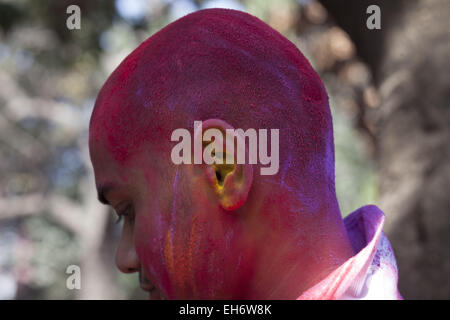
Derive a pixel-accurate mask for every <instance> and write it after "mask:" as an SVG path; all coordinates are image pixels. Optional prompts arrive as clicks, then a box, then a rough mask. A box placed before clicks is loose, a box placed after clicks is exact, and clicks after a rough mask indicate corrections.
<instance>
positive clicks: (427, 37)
mask: <svg viewBox="0 0 450 320" xmlns="http://www.w3.org/2000/svg"><path fill="white" fill-rule="evenodd" d="M72 4H76V5H78V6H79V7H80V9H81V29H79V30H77V29H75V30H69V29H68V28H67V26H66V20H67V18H68V17H69V15H70V14H67V13H66V9H67V7H68V6H69V5H72ZM371 4H377V5H378V6H379V7H380V8H381V29H380V30H369V29H367V28H366V20H367V18H368V17H369V15H368V14H367V13H366V8H367V7H368V6H369V5H371ZM210 7H224V8H233V9H238V10H242V11H247V12H249V13H251V14H253V15H255V16H257V17H259V18H260V19H262V20H263V21H265V22H267V23H268V24H269V25H271V26H272V27H273V28H275V29H276V30H278V31H279V32H281V33H282V34H284V35H285V36H286V37H287V38H288V39H290V40H291V41H292V42H293V43H294V44H295V45H297V46H298V48H299V49H300V50H301V51H302V52H303V54H304V55H305V56H306V57H307V58H308V59H309V61H310V62H311V64H312V65H313V67H314V68H315V70H316V71H317V72H318V73H319V75H320V77H321V78H322V80H323V82H324V83H325V86H326V87H327V91H328V94H329V96H330V106H331V108H332V112H333V117H334V118H333V120H334V131H335V145H336V184H337V185H336V187H337V192H338V197H339V201H340V205H341V211H342V214H343V216H345V215H347V214H349V213H351V212H352V211H354V210H356V209H357V208H359V207H361V206H363V205H366V204H369V203H372V204H377V205H378V206H379V207H380V208H381V209H382V210H383V211H384V212H385V214H386V216H387V221H386V225H385V232H386V233H387V234H388V236H389V238H390V240H391V243H392V245H393V247H394V250H395V253H396V256H397V262H398V265H399V276H400V279H399V286H400V291H401V293H402V295H403V296H404V297H405V298H412V299H449V298H450V250H449V249H448V248H449V245H450V216H449V215H450V197H449V196H448V193H449V191H448V190H450V143H449V141H450V139H449V138H450V108H449V102H450V79H449V73H448V71H449V70H450V68H449V67H450V59H449V58H450V56H449V53H450V48H449V46H450V41H449V40H450V39H449V32H448V30H449V29H450V28H449V27H450V26H449V25H448V17H449V15H450V6H449V2H448V1H445V0H430V1H420V0H409V1H403V0H397V1H395V0H391V1H366V0H346V1H345V4H344V1H343V0H342V1H335V0H334V1H333V0H323V1H313V0H279V1H269V0H240V1H238V0H210V1H202V0H150V1H149V0H116V1H112V0H111V1H88V0H79V1H75V0H58V1H44V0H33V1H32V0H9V1H8V0H1V1H0V299H143V298H146V295H144V293H143V292H141V291H140V289H139V288H138V279H137V275H122V274H120V273H119V272H118V271H117V269H116V267H115V263H114V251H115V247H116V244H117V241H118V237H119V235H120V228H121V226H120V224H116V223H115V218H114V215H113V213H112V212H111V211H110V210H109V209H108V208H107V207H105V206H102V205H100V203H98V201H97V199H96V192H95V189H94V180H93V173H92V169H91V166H90V162H89V156H88V151H87V134H88V122H89V117H90V114H91V111H92V108H93V105H94V102H95V98H96V95H97V93H98V91H99V89H100V88H101V86H102V85H103V83H104V82H105V80H106V78H107V76H108V75H109V74H110V73H111V72H112V71H113V70H114V69H115V67H116V66H117V65H118V64H119V63H120V62H121V61H122V59H123V58H124V57H125V56H126V55H127V54H129V53H130V52H131V51H132V50H133V49H134V48H136V47H137V46H138V44H139V43H141V42H142V41H143V40H145V39H146V38H148V37H149V36H150V35H152V34H153V33H155V32H156V31H158V30H159V29H161V28H162V27H164V26H165V25H167V24H168V23H170V22H172V21H174V20H176V19H178V18H180V17H182V16H184V15H186V14H188V13H190V12H193V11H196V10H199V9H203V8H210ZM69 265H78V266H80V267H81V276H82V277H81V279H82V280H81V286H82V287H81V290H68V289H67V287H66V279H67V277H68V274H66V269H67V267H68V266H69Z"/></svg>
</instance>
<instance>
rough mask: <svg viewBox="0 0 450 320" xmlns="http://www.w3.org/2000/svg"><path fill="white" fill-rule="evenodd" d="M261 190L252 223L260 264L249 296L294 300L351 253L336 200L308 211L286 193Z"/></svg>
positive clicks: (351, 254) (283, 191)
mask: <svg viewBox="0 0 450 320" xmlns="http://www.w3.org/2000/svg"><path fill="white" fill-rule="evenodd" d="M265 190H266V191H263V190H259V192H258V193H257V194H258V198H259V199H266V200H265V203H264V204H263V206H261V204H259V206H258V208H259V210H255V211H254V212H256V214H255V215H254V217H255V220H254V221H252V225H253V226H255V225H257V227H254V229H257V231H256V232H255V231H252V234H254V235H255V238H254V247H255V248H256V249H255V250H256V251H257V252H258V261H259V263H258V267H257V268H256V269H257V270H255V277H254V281H253V282H254V283H253V285H252V287H253V292H252V294H251V295H252V296H253V297H254V298H264V299H265V298H268V299H295V298H297V297H298V296H300V294H301V293H302V292H304V291H305V290H307V289H309V288H310V287H312V286H313V285H315V284H316V283H318V282H319V281H321V280H322V279H324V278H325V277H326V276H328V275H329V274H330V273H331V272H332V271H334V270H335V269H336V268H338V267H339V266H340V265H342V264H343V263H344V262H345V261H346V260H348V259H349V258H351V257H352V256H353V254H354V253H353V249H352V246H351V244H350V241H349V238H348V235H347V232H346V230H345V227H344V224H343V220H342V218H341V214H340V211H339V207H338V205H337V201H335V202H333V201H323V202H322V203H323V205H321V206H317V208H316V209H317V210H315V211H314V212H308V211H306V210H304V208H301V207H300V205H298V206H296V204H297V203H296V202H295V200H294V199H292V195H291V194H290V193H289V192H286V191H285V190H281V191H280V192H278V193H274V192H273V189H271V190H267V188H266V189H265ZM330 203H335V205H330ZM255 205H256V201H255ZM268 275H270V276H268Z"/></svg>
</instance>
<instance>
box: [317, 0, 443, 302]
mask: <svg viewBox="0 0 450 320" xmlns="http://www.w3.org/2000/svg"><path fill="white" fill-rule="evenodd" d="M321 3H322V4H323V5H324V6H325V7H326V8H327V10H328V11H329V13H330V14H331V15H332V16H333V18H334V19H335V20H336V23H337V24H338V25H339V26H341V27H342V28H343V29H344V30H345V31H346V32H347V33H348V34H349V35H350V37H351V38H352V40H353V41H354V43H355V45H356V48H357V51H358V55H359V56H360V57H361V58H362V59H363V60H364V61H365V62H366V63H367V64H368V65H369V67H370V69H371V70H372V73H373V76H374V81H375V84H376V86H377V88H378V91H379V93H380V96H381V106H380V107H379V108H377V109H374V110H366V111H367V112H366V121H367V122H370V123H371V124H372V125H373V127H374V128H375V129H376V131H375V141H376V160H377V164H378V172H379V178H380V191H381V194H380V201H379V206H380V208H381V209H382V210H383V211H385V213H386V216H387V223H386V226H385V232H386V233H387V234H388V236H389V237H390V240H391V243H392V245H393V247H394V251H395V254H396V257H397V263H398V266H399V288H400V292H401V293H402V294H403V296H404V297H405V298H411V299H448V298H450V277H449V275H450V249H449V248H448V245H449V244H450V196H449V190H450V143H449V141H450V108H449V103H450V75H449V72H448V71H449V70H450V34H449V31H448V30H449V28H448V26H449V24H448V20H449V19H450V3H449V2H448V1H446V0H428V1H417V0H412V1H411V0H408V1H405V0H396V1H392V0H386V1H366V0H350V1H346V2H345V6H344V4H343V2H340V1H339V2H338V1H334V0H322V1H321ZM371 4H376V5H378V6H379V7H380V8H381V30H369V29H367V28H366V19H367V18H368V17H369V15H368V14H366V8H367V7H368V6H369V5H371Z"/></svg>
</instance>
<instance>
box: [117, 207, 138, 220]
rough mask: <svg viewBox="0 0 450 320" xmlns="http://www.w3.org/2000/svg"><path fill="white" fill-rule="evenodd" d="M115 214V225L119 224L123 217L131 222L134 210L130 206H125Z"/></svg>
mask: <svg viewBox="0 0 450 320" xmlns="http://www.w3.org/2000/svg"><path fill="white" fill-rule="evenodd" d="M116 213H117V220H116V222H115V223H120V222H121V221H122V218H123V217H125V218H126V219H129V220H131V221H132V220H133V219H134V210H133V206H132V205H127V206H126V207H125V209H123V210H117V211H116Z"/></svg>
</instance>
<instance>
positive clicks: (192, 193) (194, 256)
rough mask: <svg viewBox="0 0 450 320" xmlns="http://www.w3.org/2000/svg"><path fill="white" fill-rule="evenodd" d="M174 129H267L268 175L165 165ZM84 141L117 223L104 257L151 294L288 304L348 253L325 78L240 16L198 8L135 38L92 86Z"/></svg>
mask: <svg viewBox="0 0 450 320" xmlns="http://www.w3.org/2000/svg"><path fill="white" fill-rule="evenodd" d="M249 21H251V23H249ZM194 40H195V41H194ZM268 52H270V57H271V58H270V59H271V61H270V63H268V60H267V57H268ZM196 120H200V121H203V127H202V128H201V129H200V132H199V131H196V129H195V128H194V127H193V123H194V122H195V121H196ZM179 128H184V129H186V130H188V131H189V132H190V133H191V134H192V135H193V136H196V135H199V134H200V135H203V133H204V131H203V130H208V129H216V130H218V131H219V132H225V131H226V130H227V129H236V128H243V129H244V130H247V129H249V128H253V129H255V130H256V131H258V130H261V129H272V128H276V129H279V133H280V136H279V137H280V141H279V151H280V153H279V160H280V162H279V170H276V171H275V174H273V175H270V176H269V175H268V176H264V175H261V174H260V172H261V166H260V164H259V163H256V164H252V163H249V162H244V163H238V162H233V163H232V164H229V163H222V164H218V163H212V164H208V163H200V164H193V163H194V162H191V163H190V164H185V163H184V164H175V163H174V162H173V161H172V158H171V152H172V149H173V147H174V145H175V143H174V142H173V141H172V140H171V134H172V133H173V132H174V130H177V129H179ZM207 147H208V145H207V144H206V145H205V144H202V146H201V148H203V149H202V150H204V149H205V148H207ZM89 149H90V155H91V161H92V164H93V168H94V173H95V183H96V186H97V190H98V193H99V199H100V200H101V201H102V202H103V203H106V204H109V205H111V206H112V207H113V208H114V210H115V212H116V213H117V214H118V215H119V216H121V217H122V218H123V221H124V223H123V230H122V235H121V239H120V242H119V244H118V247H117V253H116V264H117V266H118V268H119V269H120V270H121V271H122V272H124V273H132V272H139V273H140V275H141V276H140V280H141V287H142V288H143V289H145V290H148V291H150V296H151V297H152V298H154V299H156V298H160V297H165V298H169V299H270V298H272V299H294V298H296V297H298V296H299V295H300V293H301V292H302V291H304V290H305V289H307V288H309V287H311V286H312V285H313V284H315V283H317V281H318V280H320V279H322V278H323V277H324V276H325V275H327V274H329V273H330V271H331V270H333V269H335V268H336V266H338V265H339V264H341V263H342V261H344V260H345V258H347V257H348V256H349V255H350V254H351V253H350V252H351V249H350V246H349V244H348V242H346V241H345V237H346V236H345V232H344V231H343V225H342V221H341V217H340V212H339V208H338V204H337V200H336V196H335V193H334V153H333V152H334V151H333V141H332V126H331V116H330V112H329V107H328V102H327V97H326V93H325V90H324V88H323V85H322V84H321V82H320V79H319V78H318V77H317V75H316V74H315V73H314V71H313V70H312V68H311V66H310V65H309V63H308V62H307V61H306V59H305V58H304V57H303V56H302V55H301V53H300V52H299V51H298V50H297V49H296V48H295V46H294V45H293V44H292V43H290V42H289V41H288V40H287V39H285V38H284V37H282V36H281V35H280V34H278V33H277V32H276V31H274V30H273V29H271V28H270V27H268V26H267V25H266V24H264V23H263V22H261V21H260V20H258V19H256V18H254V17H251V16H249V15H247V14H245V13H242V12H237V11H233V10H219V9H217V10H203V11H199V12H196V13H194V14H191V15H188V16H186V17H184V18H182V19H180V20H178V21H176V22H174V23H172V24H171V25H169V26H168V27H166V28H164V29H163V30H162V31H160V32H159V33H157V34H155V35H154V36H152V37H151V38H149V39H148V40H147V41H146V42H144V43H143V44H142V45H141V46H139V47H138V48H137V49H136V50H135V51H134V52H133V53H131V54H130V56H128V57H127V58H126V59H125V60H124V62H122V64H121V65H120V66H119V67H118V68H117V69H116V70H115V71H114V73H113V74H112V75H111V76H110V78H109V79H108V81H107V82H106V83H105V85H104V86H103V88H102V90H101V92H100V93H99V96H98V98H97V101H96V105H95V108H94V112H93V114H92V117H91V124H90V132H89ZM223 152H224V153H231V154H234V155H235V154H238V153H239V152H241V153H242V154H246V155H248V154H249V144H247V145H246V144H244V145H239V144H235V145H234V146H232V147H230V148H227V147H226V146H225V147H224V150H223ZM277 166H278V163H277ZM277 169H278V168H277ZM324 257H326V258H324Z"/></svg>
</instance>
